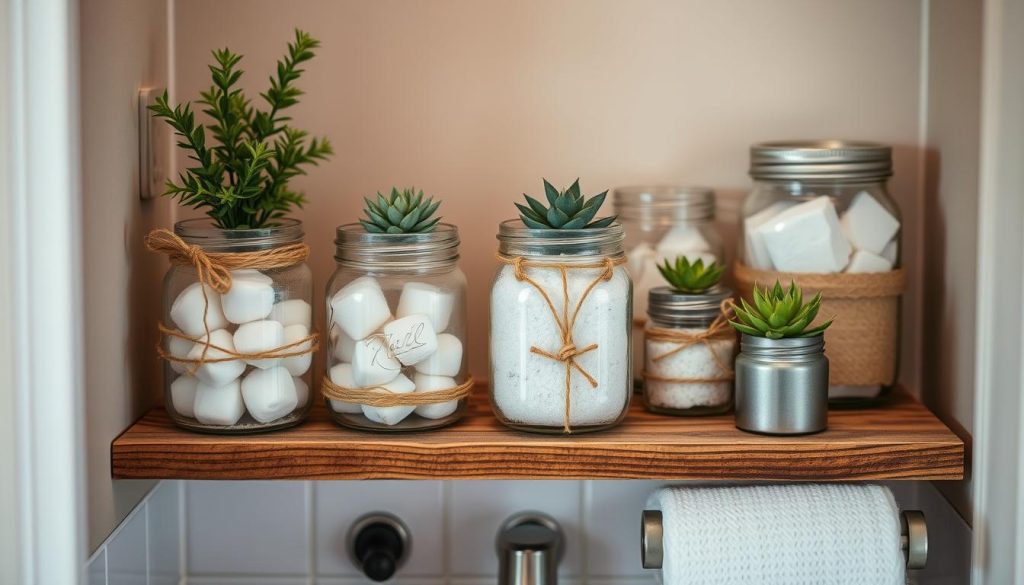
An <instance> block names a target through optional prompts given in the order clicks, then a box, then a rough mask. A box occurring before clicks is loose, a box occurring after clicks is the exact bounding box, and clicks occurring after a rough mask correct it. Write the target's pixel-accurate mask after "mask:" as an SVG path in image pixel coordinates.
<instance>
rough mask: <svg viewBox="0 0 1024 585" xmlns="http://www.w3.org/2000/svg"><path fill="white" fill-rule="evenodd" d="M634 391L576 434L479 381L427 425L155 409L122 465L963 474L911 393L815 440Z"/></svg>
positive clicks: (773, 475)
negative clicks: (651, 403)
mask: <svg viewBox="0 0 1024 585" xmlns="http://www.w3.org/2000/svg"><path fill="white" fill-rule="evenodd" d="M639 403H640V400H639V399H637V400H634V404H633V406H632V407H631V409H630V412H629V416H628V417H627V418H626V420H625V422H623V423H622V424H621V425H620V426H618V427H616V428H615V429H612V430H609V431H605V432H601V433H594V434H583V435H574V436H569V437H566V436H549V435H535V434H528V433H521V432H516V431H511V430H509V429H506V428H505V427H503V426H502V425H501V424H500V423H498V422H497V421H496V420H495V419H494V417H493V416H492V415H491V412H490V407H489V405H488V403H487V399H486V392H485V389H484V388H479V389H478V390H477V392H476V395H475V399H474V400H473V402H472V404H471V405H470V407H469V414H468V415H467V417H466V418H465V419H464V420H463V421H461V422H460V423H458V424H456V425H453V426H451V427H448V428H446V429H442V430H437V431H432V432H422V433H411V434H410V433H367V432H357V431H350V430H346V429H343V428H341V427H339V426H337V425H335V424H334V423H333V422H332V421H331V419H330V417H329V415H328V413H327V411H326V410H325V409H324V408H322V407H317V408H314V409H313V411H312V413H311V414H310V418H309V420H308V421H306V422H305V423H304V424H302V425H300V426H298V427H295V428H292V429H287V430H283V431H278V432H274V433H269V434H263V435H205V434H196V433H190V432H186V431H183V430H180V429H178V428H177V427H175V426H174V424H173V423H172V422H171V419H170V418H169V417H168V416H167V414H166V413H165V412H164V410H163V409H159V408H158V409H154V410H152V411H150V412H149V413H147V414H146V415H145V416H144V417H143V418H142V419H140V420H139V421H138V422H136V423H135V424H134V425H132V426H131V427H130V428H129V429H128V430H127V431H125V433H124V434H122V435H121V436H120V437H118V438H117V439H115V440H114V443H113V445H112V448H111V458H112V469H113V475H114V477H117V478H148V479H661V480H763V481H857V480H880V479H903V480H956V479H962V478H963V473H964V444H963V442H962V441H961V440H960V439H959V438H957V436H956V435H954V434H953V433H952V431H950V430H949V429H948V428H947V427H946V426H945V425H943V424H942V423H941V422H940V421H939V420H938V419H937V418H936V417H935V415H933V414H932V413H931V412H930V411H928V409H926V408H925V407H924V406H922V405H921V404H920V403H918V402H917V401H915V400H914V399H913V398H910V397H909V396H907V395H905V394H902V393H901V394H897V395H896V396H894V397H893V398H892V400H891V401H890V402H889V404H887V405H886V406H883V407H880V408H877V409H866V410H833V411H831V412H830V413H829V429H828V430H827V431H825V432H824V433H820V434H817V435H810V436H803V437H766V436H759V435H752V434H749V433H744V432H741V431H738V430H736V428H735V427H734V426H733V417H732V415H731V414H728V415H722V416H712V417H698V418H678V417H668V416H658V415H654V414H651V413H648V412H646V411H645V410H644V409H643V407H642V406H641V405H640V404H639Z"/></svg>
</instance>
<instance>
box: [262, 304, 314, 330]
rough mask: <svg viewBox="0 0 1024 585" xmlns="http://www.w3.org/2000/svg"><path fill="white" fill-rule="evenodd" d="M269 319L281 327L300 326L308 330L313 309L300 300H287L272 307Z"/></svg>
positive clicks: (311, 323)
mask: <svg viewBox="0 0 1024 585" xmlns="http://www.w3.org/2000/svg"><path fill="white" fill-rule="evenodd" d="M270 318H271V319H273V320H274V321H277V322H278V323H280V324H281V325H284V326H285V327H288V326H289V325H302V326H304V327H305V328H306V329H309V328H310V327H312V325H313V307H311V306H310V304H309V303H307V302H306V301H304V300H302V299H289V300H287V301H281V302H279V303H276V304H275V305H274V308H273V309H271V310H270Z"/></svg>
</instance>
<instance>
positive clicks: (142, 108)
mask: <svg viewBox="0 0 1024 585" xmlns="http://www.w3.org/2000/svg"><path fill="white" fill-rule="evenodd" d="M163 92H164V90H163V88H156V87H143V88H141V89H139V198H140V199H142V200H146V199H152V198H153V197H156V196H157V195H159V194H160V193H162V192H163V186H164V183H165V182H166V181H167V171H168V169H167V165H168V160H167V159H168V151H167V149H168V148H169V146H170V135H169V131H170V130H169V127H168V126H167V124H164V123H162V122H161V121H159V120H156V119H154V118H153V113H152V112H150V111H149V106H151V105H153V104H154V103H156V98H157V96H159V95H160V94H162V93H163Z"/></svg>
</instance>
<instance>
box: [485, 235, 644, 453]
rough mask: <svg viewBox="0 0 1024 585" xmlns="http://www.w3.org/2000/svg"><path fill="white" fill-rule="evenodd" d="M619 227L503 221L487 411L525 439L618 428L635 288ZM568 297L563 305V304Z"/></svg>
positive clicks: (627, 377)
mask: <svg viewBox="0 0 1024 585" xmlns="http://www.w3.org/2000/svg"><path fill="white" fill-rule="evenodd" d="M622 239H623V230H622V226H621V225H619V224H617V223H614V224H612V225H611V226H608V227H606V228H593V229H576V230H559V229H529V228H527V227H525V226H524V225H523V223H522V222H521V221H520V220H518V219H515V220H508V221H505V222H502V223H501V225H500V226H499V230H498V242H499V245H498V250H499V255H500V258H501V260H502V266H501V268H500V269H499V270H498V274H497V276H496V277H495V279H494V283H493V286H492V288H491V341H490V348H491V405H492V407H493V408H494V413H495V415H496V416H497V417H498V420H499V421H501V422H502V423H503V424H505V425H507V426H509V427H512V428H515V429H520V430H524V431H534V432H542V433H576V432H585V431H597V430H601V429H606V428H609V427H612V426H614V425H616V424H618V423H619V422H620V421H621V420H622V419H623V417H624V416H625V415H626V410H627V408H628V407H629V398H630V394H631V393H632V388H633V382H632V373H631V369H632V358H631V357H630V351H631V348H630V334H631V332H632V328H631V327H632V326H631V323H632V318H631V315H632V313H631V306H630V304H631V302H632V284H631V282H630V279H629V274H628V272H627V270H626V269H625V267H624V263H625V256H624V254H623V252H622ZM567 297H568V298H567Z"/></svg>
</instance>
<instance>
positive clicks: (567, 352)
mask: <svg viewBox="0 0 1024 585" xmlns="http://www.w3.org/2000/svg"><path fill="white" fill-rule="evenodd" d="M579 354H580V352H579V351H578V350H577V349H576V344H575V343H572V342H569V343H567V344H565V345H563V346H562V349H560V350H558V354H557V355H558V361H560V362H567V361H569V360H571V359H572V358H574V357H576V356H578V355H579Z"/></svg>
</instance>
